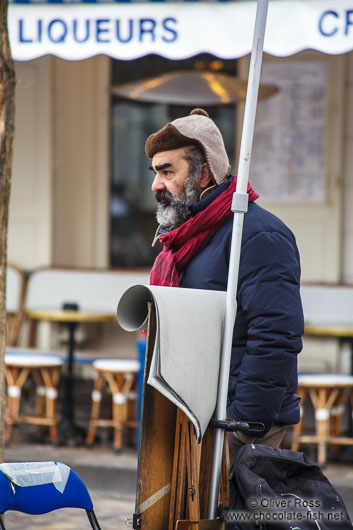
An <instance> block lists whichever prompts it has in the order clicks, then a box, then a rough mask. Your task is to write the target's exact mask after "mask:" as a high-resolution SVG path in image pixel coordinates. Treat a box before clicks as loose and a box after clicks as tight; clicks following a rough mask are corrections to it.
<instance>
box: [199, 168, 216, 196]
mask: <svg viewBox="0 0 353 530" xmlns="http://www.w3.org/2000/svg"><path fill="white" fill-rule="evenodd" d="M198 184H199V186H200V188H201V189H202V190H205V189H206V188H207V186H211V184H213V180H212V176H211V172H210V169H209V167H208V164H207V163H206V162H205V163H204V164H202V170H201V174H200V176H199V182H198Z"/></svg>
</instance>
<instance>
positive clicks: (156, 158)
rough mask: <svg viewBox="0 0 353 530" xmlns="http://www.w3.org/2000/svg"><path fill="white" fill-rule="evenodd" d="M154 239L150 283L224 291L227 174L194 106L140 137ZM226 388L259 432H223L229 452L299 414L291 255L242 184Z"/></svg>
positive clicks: (230, 185) (285, 237)
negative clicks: (245, 204) (158, 246)
mask: <svg viewBox="0 0 353 530" xmlns="http://www.w3.org/2000/svg"><path fill="white" fill-rule="evenodd" d="M146 153H147V156H149V157H150V158H152V164H151V166H150V169H151V170H152V171H153V172H154V174H155V177H154V181H153V184H152V190H153V191H154V192H155V194H156V199H157V201H158V208H157V220H158V222H159V224H160V226H159V228H158V230H157V234H156V238H155V239H157V238H158V239H159V241H160V242H161V243H162V245H163V250H162V252H161V253H160V254H159V255H158V256H157V258H156V261H155V263H154V265H153V268H152V271H151V284H152V285H166V286H175V287H183V288H194V289H211V290H212V289H213V290H222V291H226V289H227V279H228V267H229V257H230V246H231V237H232V227H233V215H232V212H231V202H232V198H233V193H234V191H235V187H236V177H233V176H231V174H230V165H229V161H228V156H227V153H226V151H225V147H224V142H223V138H222V135H221V133H220V131H219V129H218V128H217V127H216V125H215V124H214V122H213V121H212V120H211V119H210V118H209V117H208V114H207V113H206V112H205V111H203V110H202V109H194V111H192V112H191V114H190V116H187V117H184V118H179V119H177V120H174V121H173V122H171V123H168V124H167V125H165V127H163V128H162V129H160V130H159V131H157V132H156V133H154V134H152V135H151V136H150V137H149V138H148V139H147V142H146ZM247 191H248V197H249V208H248V212H247V213H246V214H245V216H244V227H243V236H242V248H241V256H240V266H239V280H238V291H237V315H236V322H235V327H234V334H233V344H232V357H231V366H230V377H229V388H228V405H227V415H228V418H232V419H235V420H243V421H254V422H262V423H264V425H265V431H264V432H263V433H262V434H259V433H257V432H251V431H250V432H247V433H246V434H244V433H242V432H237V433H232V434H231V435H230V436H229V442H230V444H229V445H230V456H231V461H232V460H233V459H234V456H235V455H236V453H237V451H238V450H239V448H240V447H241V446H242V445H244V444H246V443H262V444H265V445H270V446H272V447H278V445H279V444H280V442H281V440H282V438H283V436H284V434H285V430H286V427H287V426H288V425H292V424H294V423H298V421H299V417H300V411H299V398H298V396H297V395H296V394H295V392H296V389H297V354H298V353H299V352H300V351H301V349H302V341H301V336H302V334H303V331H304V323H303V312H302V306H301V301H300V294H299V281H300V263H299V254H298V249H297V246H296V243H295V238H294V236H293V234H292V232H291V231H290V230H289V229H288V228H287V227H286V226H285V225H284V223H283V222H282V221H281V220H280V219H278V218H277V217H275V216H274V215H273V214H271V213H270V212H268V211H266V210H264V209H263V208H261V207H260V206H259V205H257V204H256V202H255V201H256V199H257V198H258V195H257V194H256V193H255V191H254V190H253V189H252V187H251V186H250V184H249V186H248V190H247Z"/></svg>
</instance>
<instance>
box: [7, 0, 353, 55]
mask: <svg viewBox="0 0 353 530" xmlns="http://www.w3.org/2000/svg"><path fill="white" fill-rule="evenodd" d="M255 11H256V2H255V1H254V2H250V1H248V2H246V1H244V2H212V3H200V2H178V3H176V2H175V3H172V2H143V3H142V2H141V3H111V4H107V3H95V4H88V3H74V4H70V3H61V4H52V3H50V4H39V3H29V4H28V3H26V4H16V3H13V4H10V5H9V14H8V20H9V32H10V42H11V49H12V54H13V57H14V59H15V60H18V61H28V60H31V59H35V58H37V57H41V56H43V55H48V54H51V55H55V56H57V57H61V58H62V59H67V60H70V61H74V60H80V59H87V58H89V57H93V56H95V55H99V54H104V55H108V56H110V57H113V58H116V59H124V60H131V59H136V58H138V57H142V56H144V55H148V54H158V55H161V56H163V57H167V58H169V59H184V58H187V57H192V56H194V55H196V54H199V53H210V54H213V55H215V56H217V57H220V58H223V59H231V58H237V57H242V56H243V55H246V54H248V53H250V50H251V44H252V35H253V28H254V20H255ZM306 49H312V50H317V51H320V52H323V53H326V54H330V55H334V54H342V53H346V52H349V51H351V50H352V49H353V0H292V1H291V0H270V3H269V12H268V22H267V29H266V38H265V45H264V51H265V52H266V53H269V54H271V55H275V56H277V57H286V56H289V55H293V54H295V53H298V52H300V51H302V50H306Z"/></svg>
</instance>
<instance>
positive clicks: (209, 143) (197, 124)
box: [145, 109, 230, 184]
mask: <svg viewBox="0 0 353 530" xmlns="http://www.w3.org/2000/svg"><path fill="white" fill-rule="evenodd" d="M192 144H196V145H198V146H199V147H200V148H201V149H202V151H203V153H204V155H205V159H206V161H207V164H208V167H209V169H210V171H211V173H212V176H213V178H214V180H215V181H216V183H217V184H220V183H221V182H222V181H223V180H224V179H225V178H226V176H227V175H228V174H229V171H230V164H229V160H228V155H227V153H226V150H225V147H224V142H223V138H222V135H221V133H220V131H219V129H218V127H217V126H216V124H215V123H214V121H213V120H211V119H210V118H209V116H208V114H207V112H206V111H205V110H203V109H194V110H192V111H191V112H190V115H189V116H186V117H185V118H178V119H177V120H174V121H172V122H171V123H167V125H165V126H164V127H163V128H162V129H160V130H159V131H157V132H155V133H154V134H151V136H149V137H148V138H147V141H146V146H145V150H146V154H147V156H148V157H150V158H153V156H154V155H155V154H156V153H159V152H160V151H169V150H170V149H178V148H180V147H186V146H187V145H192Z"/></svg>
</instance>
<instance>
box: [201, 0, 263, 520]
mask: <svg viewBox="0 0 353 530" xmlns="http://www.w3.org/2000/svg"><path fill="white" fill-rule="evenodd" d="M267 8H268V0H257V11H256V20H255V29H254V39H253V47H252V52H251V60H250V69H249V78H248V88H247V94H246V102H245V112H244V121H243V131H242V138H241V146H240V157H239V167H238V181H237V188H236V192H235V193H234V195H233V203H232V211H233V212H234V220H233V235H232V244H231V252H230V262H229V272H228V286H227V297H226V315H225V326H224V334H223V344H222V354H221V365H220V373H219V386H218V398H217V408H216V419H217V420H224V419H225V417H226V407H227V394H228V383H229V369H230V359H231V352H232V339H233V330H234V322H235V316H236V312H237V301H236V294H237V288H238V272H239V261H240V248H241V238H242V232H243V221H244V214H245V212H246V211H247V204H248V195H247V186H248V181H249V169H250V159H251V150H252V143H253V137H254V127H255V116H256V105H257V97H258V91H259V84H260V73H261V64H262V53H263V43H264V36H265V28H266V18H267ZM242 419H244V420H246V418H242ZM223 442H224V431H223V430H222V429H216V432H215V443H214V449H213V461H212V472H211V484H210V497H209V506H208V510H209V512H208V517H209V519H214V518H215V517H216V513H217V504H218V490H219V481H220V473H221V464H222V453H223Z"/></svg>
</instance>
